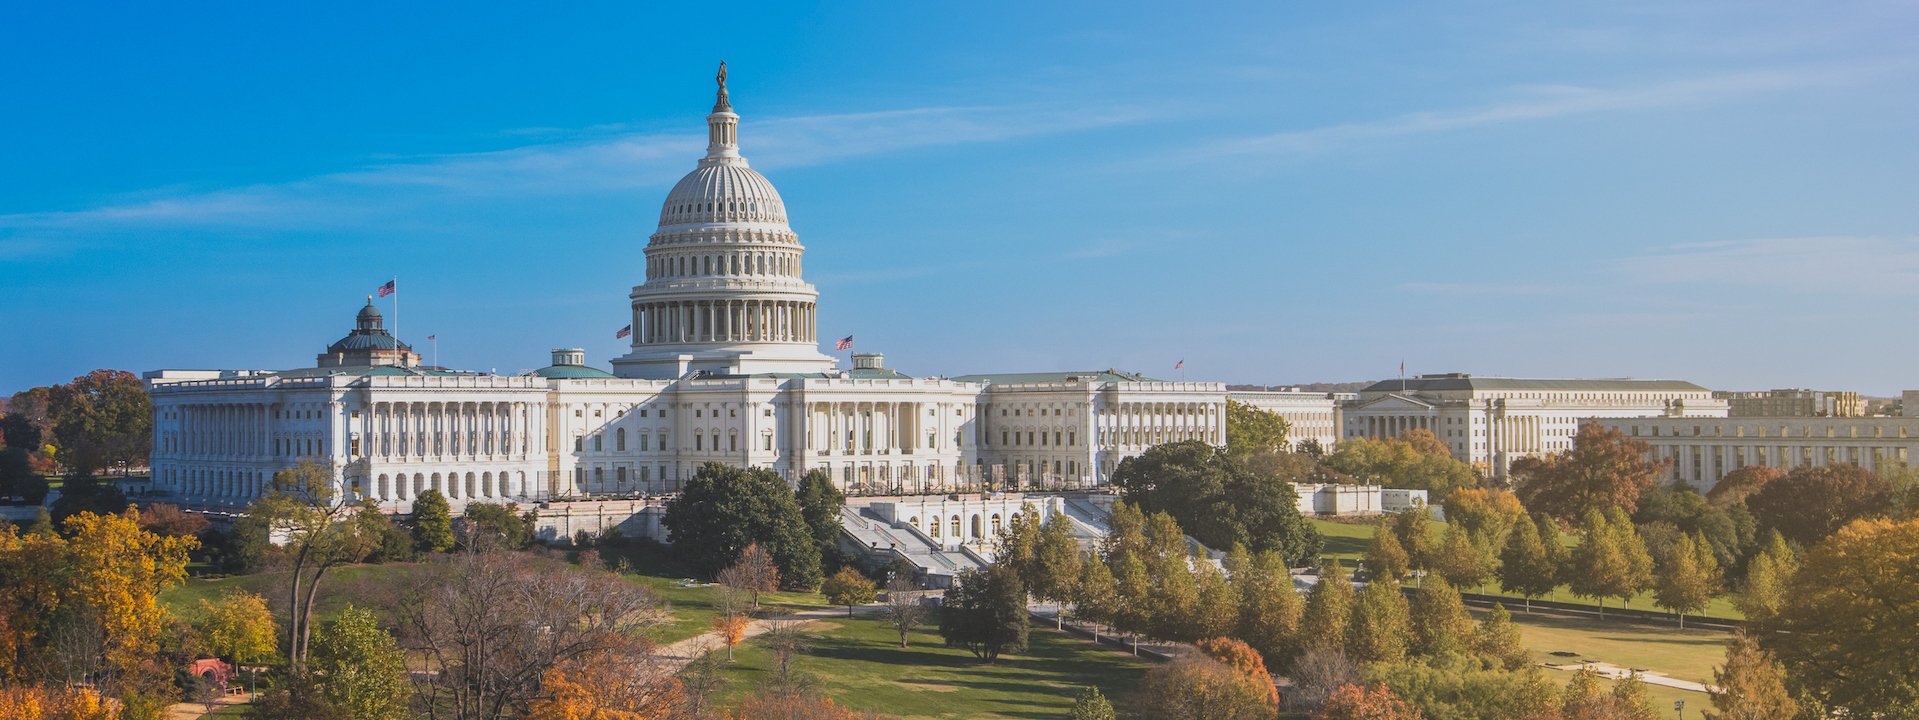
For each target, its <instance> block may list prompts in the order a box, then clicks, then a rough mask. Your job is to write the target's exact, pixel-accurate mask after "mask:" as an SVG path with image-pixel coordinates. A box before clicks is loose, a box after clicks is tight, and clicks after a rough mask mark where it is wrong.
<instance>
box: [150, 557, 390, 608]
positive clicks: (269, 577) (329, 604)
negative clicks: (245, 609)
mask: <svg viewBox="0 0 1919 720" xmlns="http://www.w3.org/2000/svg"><path fill="white" fill-rule="evenodd" d="M418 567H419V565H417V564H414V563H386V564H382V565H343V566H340V567H336V568H334V569H332V570H328V571H327V575H326V578H325V579H324V580H322V581H321V584H320V603H319V606H318V607H317V608H315V611H316V612H317V613H318V614H319V615H320V616H321V617H323V618H324V617H331V616H332V615H334V614H335V613H338V612H339V611H340V610H341V609H342V608H345V607H346V606H347V604H348V603H353V604H355V605H359V606H361V607H370V608H376V609H380V608H387V607H392V606H393V605H394V604H395V602H396V601H397V599H398V593H400V592H401V591H402V590H403V589H404V588H406V587H408V586H409V583H408V576H409V575H411V574H412V573H413V572H414V571H415V569H417V568H418ZM285 582H286V575H284V574H281V573H260V574H256V575H235V576H231V577H223V578H187V581H186V583H184V584H182V585H180V586H178V587H174V588H169V589H168V590H166V591H165V592H162V593H160V604H161V605H162V606H164V607H166V608H167V609H168V610H170V611H172V612H173V614H174V615H175V616H177V617H180V618H184V619H187V620H194V619H197V618H199V617H200V615H201V611H200V600H202V599H205V600H209V601H218V600H219V598H220V596H221V595H223V594H225V593H227V592H228V591H229V590H232V589H236V588H237V589H240V590H245V591H247V592H252V593H259V594H261V595H265V596H267V598H269V599H272V598H274V597H275V596H276V595H277V594H282V593H284V592H285V590H284V588H283V587H282V584H283V583H285ZM281 607H282V608H284V607H285V606H281Z"/></svg>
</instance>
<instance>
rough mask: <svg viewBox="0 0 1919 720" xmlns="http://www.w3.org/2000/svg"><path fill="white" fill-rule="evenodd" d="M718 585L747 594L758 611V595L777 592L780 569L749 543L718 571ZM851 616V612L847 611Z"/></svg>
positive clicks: (755, 546)
mask: <svg viewBox="0 0 1919 720" xmlns="http://www.w3.org/2000/svg"><path fill="white" fill-rule="evenodd" d="M719 583H720V585H722V586H724V587H728V588H731V589H733V590H737V591H739V592H743V593H747V594H749V595H751V596H752V597H753V609H754V610H758V609H760V594H761V593H767V592H772V591H774V590H778V589H779V587H780V568H779V566H778V565H777V564H775V563H774V562H773V555H772V554H771V553H768V552H767V551H766V548H763V547H760V544H759V543H751V544H748V545H747V546H746V549H744V550H741V551H740V558H739V560H738V561H736V562H734V563H733V564H732V565H731V566H730V567H728V568H726V569H725V570H721V571H720V576H719ZM848 614H851V610H848Z"/></svg>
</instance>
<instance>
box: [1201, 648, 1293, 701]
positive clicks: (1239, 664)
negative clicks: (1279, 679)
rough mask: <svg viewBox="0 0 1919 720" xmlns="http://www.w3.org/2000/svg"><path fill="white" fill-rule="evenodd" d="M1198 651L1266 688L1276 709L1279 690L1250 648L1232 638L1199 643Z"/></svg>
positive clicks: (1256, 653) (1263, 662)
mask: <svg viewBox="0 0 1919 720" xmlns="http://www.w3.org/2000/svg"><path fill="white" fill-rule="evenodd" d="M1199 650H1200V652H1203V653H1206V656H1207V657H1210V658H1212V659H1214V660H1218V661H1220V662H1221V663H1224V664H1225V665H1226V667H1229V668H1232V669H1233V670H1235V671H1237V672H1239V673H1240V674H1241V675H1245V676H1246V677H1248V678H1251V679H1252V680H1253V682H1254V684H1256V685H1257V686H1258V687H1263V688H1268V690H1267V692H1268V693H1270V696H1271V697H1270V699H1271V701H1272V703H1273V706H1274V707H1278V705H1279V688H1278V687H1277V686H1275V685H1274V684H1273V676H1272V674H1271V673H1268V672H1266V661H1265V660H1262V659H1261V658H1260V656H1259V653H1258V652H1256V651H1254V650H1253V648H1252V647H1251V646H1249V645H1247V644H1246V643H1243V642H1240V641H1238V640H1234V639H1232V638H1224V637H1216V638H1207V639H1205V640H1201V641H1199Z"/></svg>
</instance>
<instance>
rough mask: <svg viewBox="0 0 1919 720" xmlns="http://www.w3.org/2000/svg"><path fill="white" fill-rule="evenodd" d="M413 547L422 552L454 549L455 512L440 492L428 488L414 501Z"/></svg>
mask: <svg viewBox="0 0 1919 720" xmlns="http://www.w3.org/2000/svg"><path fill="white" fill-rule="evenodd" d="M413 546H414V547H415V548H418V549H419V550H420V552H446V551H448V550H452V549H453V512H452V510H450V509H449V508H448V507H447V504H446V496H445V495H442V494H440V491H439V490H436V489H433V488H427V489H426V490H423V491H421V492H420V496H419V497H416V498H414V499H413Z"/></svg>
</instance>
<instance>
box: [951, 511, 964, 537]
mask: <svg viewBox="0 0 1919 720" xmlns="http://www.w3.org/2000/svg"><path fill="white" fill-rule="evenodd" d="M952 522H953V537H956V538H957V537H964V536H962V535H960V522H959V516H958V515H954V516H953V520H952Z"/></svg>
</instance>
